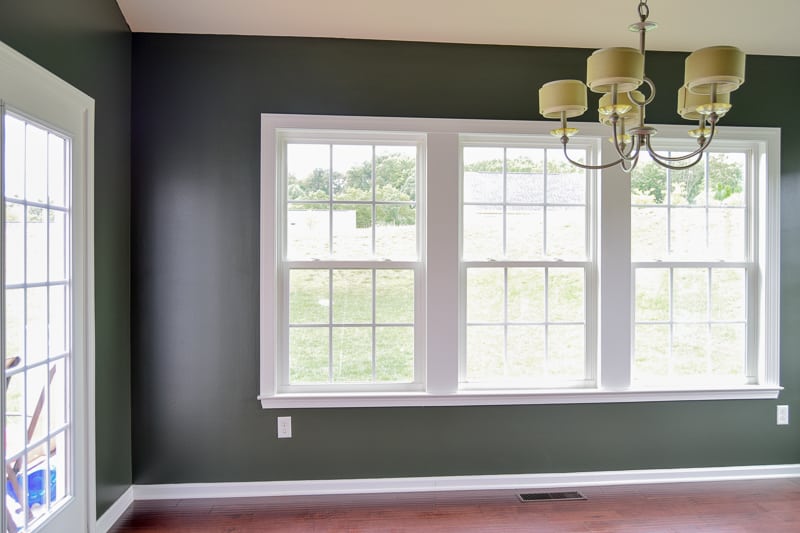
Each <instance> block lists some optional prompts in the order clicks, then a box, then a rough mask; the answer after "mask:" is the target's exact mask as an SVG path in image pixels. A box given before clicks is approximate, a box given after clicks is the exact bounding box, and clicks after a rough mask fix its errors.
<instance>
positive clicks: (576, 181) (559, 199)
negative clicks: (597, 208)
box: [547, 167, 586, 204]
mask: <svg viewBox="0 0 800 533" xmlns="http://www.w3.org/2000/svg"><path fill="white" fill-rule="evenodd" d="M547 203H549V204H585V203H586V173H585V171H583V170H579V169H577V168H575V167H573V168H572V169H571V170H570V169H564V170H563V171H562V173H560V174H548V175H547Z"/></svg>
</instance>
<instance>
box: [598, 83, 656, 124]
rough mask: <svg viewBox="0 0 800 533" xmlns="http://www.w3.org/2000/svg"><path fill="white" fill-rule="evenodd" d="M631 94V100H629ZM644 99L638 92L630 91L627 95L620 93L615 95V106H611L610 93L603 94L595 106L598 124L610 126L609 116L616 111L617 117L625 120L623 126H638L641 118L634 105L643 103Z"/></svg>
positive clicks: (639, 110)
mask: <svg viewBox="0 0 800 533" xmlns="http://www.w3.org/2000/svg"><path fill="white" fill-rule="evenodd" d="M631 94H632V95H633V98H631ZM644 100H645V98H644V95H643V94H642V93H640V92H639V91H631V92H629V93H622V94H619V95H617V105H616V106H612V105H611V93H607V94H604V95H603V96H601V97H600V102H599V103H598V105H597V113H598V115H599V117H600V123H601V124H605V125H607V126H608V125H611V114H612V113H613V112H614V111H616V112H617V116H618V117H620V118H624V119H625V124H638V123H639V122H640V120H641V117H642V112H641V109H640V108H639V105H638V104H637V103H636V102H637V101H638V102H640V103H641V102H644Z"/></svg>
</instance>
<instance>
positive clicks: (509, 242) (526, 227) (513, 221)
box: [506, 206, 544, 260]
mask: <svg viewBox="0 0 800 533" xmlns="http://www.w3.org/2000/svg"><path fill="white" fill-rule="evenodd" d="M506 227H507V235H506V246H507V250H506V258H507V259H512V260H525V259H528V260H530V259H539V258H541V257H543V256H544V209H543V208H542V207H528V206H512V207H509V208H508V209H507V210H506Z"/></svg>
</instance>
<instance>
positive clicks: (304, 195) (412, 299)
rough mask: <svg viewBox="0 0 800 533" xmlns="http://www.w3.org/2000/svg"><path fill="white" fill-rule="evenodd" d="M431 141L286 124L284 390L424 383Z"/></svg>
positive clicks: (280, 374) (280, 338) (280, 342)
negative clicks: (425, 199)
mask: <svg viewBox="0 0 800 533" xmlns="http://www.w3.org/2000/svg"><path fill="white" fill-rule="evenodd" d="M423 139H424V137H423V136H422V135H420V134H415V133H388V132H384V133H376V132H341V131H340V132H335V131H327V132H325V131H313V132H312V131H282V132H279V133H278V137H277V139H276V142H277V143H278V145H277V146H278V154H279V159H278V165H279V168H280V169H281V170H280V173H279V176H278V181H277V187H276V191H277V194H278V195H279V198H280V200H279V202H278V205H279V215H278V227H279V228H280V229H279V230H278V232H277V234H278V239H277V243H276V244H277V249H276V250H277V253H278V254H279V258H280V259H279V261H278V263H277V265H278V269H277V276H278V279H279V280H280V283H279V285H278V293H277V294H276V297H277V298H278V300H279V301H281V302H282V305H281V306H280V307H279V315H278V317H277V327H278V335H277V339H276V340H277V345H276V349H277V350H278V352H279V353H280V355H281V356H280V357H279V359H278V360H277V366H276V370H277V378H278V379H277V387H278V390H279V391H282V392H304V391H305V392H321V391H330V392H336V391H341V390H345V391H350V392H352V391H384V392H385V391H398V390H400V391H409V390H420V389H421V388H422V377H423V375H424V374H423V373H424V366H423V365H424V358H423V356H422V350H421V349H420V348H419V346H420V345H421V343H422V341H423V338H422V331H423V330H422V328H421V327H418V326H417V325H418V324H419V322H420V317H421V316H423V314H424V309H422V308H421V305H420V304H421V302H422V298H421V297H420V296H419V294H420V293H421V292H422V290H423V287H424V280H423V270H422V264H423V263H422V261H421V258H420V240H421V239H420V235H421V232H422V230H423V228H424V220H423V217H422V213H423V211H422V210H421V209H420V208H419V206H420V201H419V198H420V192H421V190H422V189H421V186H422V183H423V180H421V179H420V178H421V176H422V174H423V172H424V167H423V165H422V162H423V161H424V155H425V145H424V143H423V142H422V141H423Z"/></svg>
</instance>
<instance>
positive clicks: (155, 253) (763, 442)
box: [132, 34, 800, 484]
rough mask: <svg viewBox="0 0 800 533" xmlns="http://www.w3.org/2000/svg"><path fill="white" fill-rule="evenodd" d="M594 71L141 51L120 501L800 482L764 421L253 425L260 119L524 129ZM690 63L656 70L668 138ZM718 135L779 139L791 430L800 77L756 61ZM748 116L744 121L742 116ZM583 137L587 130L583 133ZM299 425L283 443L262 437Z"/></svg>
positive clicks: (261, 420)
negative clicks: (759, 468)
mask: <svg viewBox="0 0 800 533" xmlns="http://www.w3.org/2000/svg"><path fill="white" fill-rule="evenodd" d="M587 53H588V51H584V50H567V49H542V48H539V49H537V48H525V47H500V46H469V45H445V44H422V43H397V42H377V41H347V40H322V39H292V38H260V37H255V38H253V37H231V36H185V35H183V36H177V35H148V34H135V35H134V37H133V80H134V85H133V108H134V109H135V113H134V117H133V234H132V249H133V267H132V268H133V308H132V326H133V340H134V347H133V352H134V357H133V436H134V446H133V449H134V481H135V482H136V483H142V484H145V483H178V482H216V481H255V480H289V479H327V478H359V477H384V476H389V477H391V476H437V475H459V474H463V475H466V474H504V473H535V472H571V471H589V470H614V469H640V468H672V467H704V466H708V467H710V466H733V465H753V464H780V463H798V462H800V424H798V423H793V425H790V426H781V427H778V426H776V425H775V405H776V403H778V402H776V401H708V402H682V403H650V404H647V403H644V404H610V405H565V406H513V407H447V408H444V407H443V408H385V409H384V408H381V409H377V408H376V409H328V410H326V409H316V410H314V409H312V410H294V411H280V412H277V411H269V410H263V409H261V406H260V404H259V402H258V401H256V395H257V394H258V365H259V361H258V267H259V263H258V260H259V253H258V248H259V242H258V230H259V135H260V132H259V127H260V126H259V114H260V113H262V112H270V113H311V114H345V115H397V116H425V117H464V118H492V119H520V120H538V119H539V117H538V116H537V96H536V91H537V88H538V87H539V86H540V85H541V84H542V83H544V82H546V81H549V80H551V79H558V78H563V77H576V76H577V77H580V76H581V75H582V73H583V69H584V68H585V58H586V55H587ZM684 56H685V55H684V54H669V53H659V54H652V55H649V56H648V69H649V75H650V76H651V77H652V78H654V80H655V81H656V83H657V85H658V87H659V90H660V94H661V95H662V96H661V98H660V99H658V98H657V101H656V104H655V105H653V106H652V112H651V114H650V118H651V119H652V120H653V121H655V122H669V121H674V116H673V115H674V111H673V110H674V107H675V103H674V95H675V93H676V91H677V88H678V86H679V85H680V83H681V82H682V78H681V77H682V71H683V65H682V63H683V57H684ZM748 73H749V80H748V82H747V84H746V85H745V87H743V88H742V89H741V90H740V91H739V92H737V93H736V94H735V95H734V103H735V106H736V107H735V108H734V110H733V111H732V112H731V113H730V115H729V116H728V117H726V118H725V123H726V124H736V125H751V126H782V127H784V128H785V130H784V136H783V152H782V154H783V155H782V165H783V183H782V187H783V200H784V206H785V208H784V210H783V247H782V254H783V257H782V261H783V263H782V266H783V282H782V288H783V303H782V312H783V315H782V318H783V326H784V327H783V334H782V341H783V356H782V375H783V378H782V382H783V384H784V385H785V387H786V390H785V391H784V392H783V393H782V394H781V397H780V400H779V401H780V403H788V404H789V405H791V407H792V411H793V412H800V361H798V359H797V353H798V352H800V328H797V327H792V326H793V325H796V324H798V323H799V321H800V276H793V275H792V273H793V272H795V271H797V269H798V267H799V266H800V246H797V244H798V237H797V236H798V233H797V229H798V225H800V211H798V210H794V209H791V206H793V205H796V203H797V202H796V200H797V199H798V192H799V191H800V183H799V182H800V150H798V148H800V135H798V133H797V132H798V131H800V129H798V128H797V123H798V122H800V110H797V109H796V108H794V107H792V106H787V105H786V102H791V101H793V97H794V94H791V91H792V88H793V87H797V86H798V85H799V84H800V59H795V58H777V57H751V58H749V59H748ZM748 106H749V107H748ZM587 120H591V119H589V118H587ZM286 414H291V415H292V416H293V417H294V420H293V430H294V438H292V439H290V440H280V441H278V440H277V439H276V438H275V426H276V421H275V418H276V416H278V415H286Z"/></svg>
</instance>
